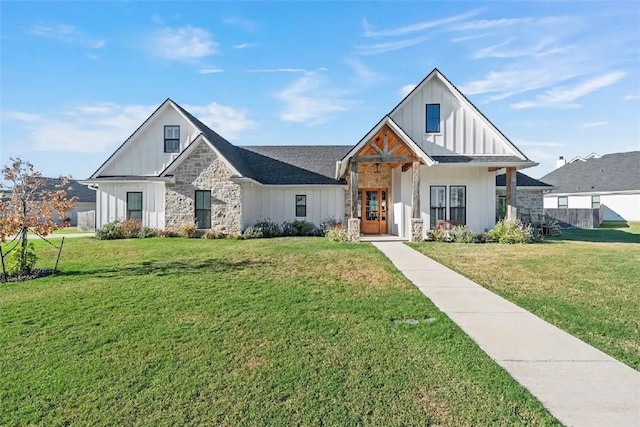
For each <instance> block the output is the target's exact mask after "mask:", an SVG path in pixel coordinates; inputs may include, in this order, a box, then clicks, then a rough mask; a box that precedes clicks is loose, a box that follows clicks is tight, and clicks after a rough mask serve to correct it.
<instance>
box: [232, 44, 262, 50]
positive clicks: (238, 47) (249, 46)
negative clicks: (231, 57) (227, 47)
mask: <svg viewBox="0 0 640 427" xmlns="http://www.w3.org/2000/svg"><path fill="white" fill-rule="evenodd" d="M256 46H258V43H240V44H237V45H234V46H233V48H234V49H239V50H241V49H249V48H251V47H256Z"/></svg>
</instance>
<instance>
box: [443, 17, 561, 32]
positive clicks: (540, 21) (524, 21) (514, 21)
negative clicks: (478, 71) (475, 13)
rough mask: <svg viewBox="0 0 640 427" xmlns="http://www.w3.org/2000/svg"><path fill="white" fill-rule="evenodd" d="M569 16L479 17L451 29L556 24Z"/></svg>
mask: <svg viewBox="0 0 640 427" xmlns="http://www.w3.org/2000/svg"><path fill="white" fill-rule="evenodd" d="M572 19H573V18H571V17H564V16H547V17H542V18H533V17H520V18H500V19H481V20H478V21H468V22H463V23H460V24H457V25H454V26H453V27H452V30H453V31H470V30H473V31H477V30H493V29H496V28H504V27H513V26H516V25H517V26H524V25H527V26H531V25H550V24H553V25H557V24H561V23H565V22H567V21H569V20H572Z"/></svg>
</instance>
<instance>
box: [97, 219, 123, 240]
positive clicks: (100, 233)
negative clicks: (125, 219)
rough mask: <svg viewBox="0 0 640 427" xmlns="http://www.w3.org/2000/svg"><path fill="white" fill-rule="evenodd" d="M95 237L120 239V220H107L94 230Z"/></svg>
mask: <svg viewBox="0 0 640 427" xmlns="http://www.w3.org/2000/svg"><path fill="white" fill-rule="evenodd" d="M96 238H97V239H99V240H114V239H122V230H120V221H114V222H109V223H107V224H105V225H103V226H102V228H99V229H98V230H96Z"/></svg>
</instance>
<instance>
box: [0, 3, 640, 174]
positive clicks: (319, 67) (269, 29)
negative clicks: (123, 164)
mask: <svg viewBox="0 0 640 427" xmlns="http://www.w3.org/2000/svg"><path fill="white" fill-rule="evenodd" d="M0 8H1V10H0V19H1V22H0V28H1V30H0V42H1V46H0V49H1V52H0V55H1V57H0V59H1V63H0V64H1V69H0V71H1V75H0V90H1V95H0V96H1V99H0V111H1V120H2V122H1V125H2V128H1V133H0V142H1V156H0V157H1V158H0V160H1V163H2V164H3V165H4V164H7V163H8V162H9V158H10V157H15V156H20V157H22V158H23V159H27V160H30V161H31V162H32V163H34V164H35V166H36V168H37V169H38V170H41V171H42V172H43V173H44V174H45V175H49V176H57V175H60V174H65V175H69V174H71V175H72V176H73V177H74V178H78V179H80V178H86V177H88V176H89V175H90V174H91V173H92V172H94V171H95V170H96V169H97V168H98V166H99V165H100V164H101V163H102V162H103V161H104V160H105V159H106V158H107V157H108V156H109V155H110V154H111V153H112V152H113V151H114V150H115V148H117V147H118V146H119V145H120V144H121V143H122V142H123V141H124V140H125V139H126V138H127V137H128V136H129V135H130V134H131V133H132V132H133V131H134V130H135V129H136V128H137V127H138V126H139V125H140V124H141V123H142V121H144V119H145V118H146V117H147V116H148V115H149V114H150V113H151V112H152V111H153V110H154V109H155V108H156V107H157V106H158V105H160V104H161V103H162V102H163V101H164V100H165V99H166V98H168V97H170V98H172V99H174V100H175V101H176V102H178V103H179V104H181V105H182V106H183V107H185V108H187V109H188V110H189V111H190V112H191V113H193V114H194V115H195V116H197V117H198V118H200V119H201V120H202V121H204V122H205V123H207V124H208V125H209V126H210V127H212V128H213V129H214V130H216V131H218V132H219V133H220V134H222V135H223V136H224V137H226V138H227V139H229V140H230V141H232V142H233V143H236V144H239V145H281V144H355V143H356V142H357V141H358V140H359V139H360V138H361V137H362V136H364V134H366V133H367V131H368V130H369V129H370V128H371V127H372V126H373V125H374V124H375V123H377V121H378V120H379V119H380V118H381V117H382V116H383V115H384V114H386V113H388V112H389V111H390V110H391V109H392V108H393V107H394V106H395V105H396V104H397V103H398V102H399V101H400V100H401V99H402V97H403V95H404V94H405V93H406V92H407V91H408V90H410V89H411V88H412V85H415V84H416V83H418V82H420V80H421V79H422V78H423V77H424V76H426V75H427V74H428V73H429V72H430V71H431V70H432V69H433V68H434V67H437V68H439V69H440V71H442V72H443V73H444V74H445V75H446V76H447V77H448V78H449V79H450V80H451V81H452V82H453V83H454V84H455V85H456V86H457V87H458V88H459V89H461V90H462V91H463V92H464V93H465V94H466V95H467V96H468V97H469V99H470V100H471V101H472V102H473V103H474V104H475V105H476V106H477V107H478V108H479V109H480V110H482V111H483V112H484V113H485V114H486V115H487V116H488V117H489V119H490V120H492V121H493V123H494V124H495V125H496V126H497V127H498V128H499V129H500V130H501V131H502V132H503V133H504V134H505V135H507V136H508V137H509V138H510V139H511V140H512V141H513V142H515V143H516V145H517V146H518V147H519V148H520V149H521V150H522V151H523V152H524V153H525V154H527V155H528V156H529V157H530V158H531V159H533V160H535V161H537V162H540V166H538V167H537V168H535V169H528V170H526V171H525V173H528V174H530V175H532V176H534V177H540V176H542V175H544V174H545V173H547V172H549V171H550V170H552V169H553V168H554V165H555V160H556V159H557V158H558V156H560V155H564V156H565V158H568V159H571V158H573V157H575V156H586V155H587V154H589V153H591V152H597V153H599V154H606V153H611V152H620V151H631V150H640V2H638V1H627V2H615V1H606V2H605V1H603V2H593V1H592V2H576V1H571V2H542V3H538V2H504V1H502V2H420V3H418V2H291V3H288V2H273V3H271V2H259V3H253V2H232V3H231V2H230V3H226V2H133V1H132V2H127V1H124V2H116V1H113V2H34V1H29V2H17V1H3V2H2V3H0Z"/></svg>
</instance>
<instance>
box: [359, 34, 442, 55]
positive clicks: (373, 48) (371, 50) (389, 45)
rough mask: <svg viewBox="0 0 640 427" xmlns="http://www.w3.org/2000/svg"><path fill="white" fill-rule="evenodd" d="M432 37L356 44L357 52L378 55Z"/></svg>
mask: <svg viewBox="0 0 640 427" xmlns="http://www.w3.org/2000/svg"><path fill="white" fill-rule="evenodd" d="M429 38H430V36H429V35H424V36H420V37H414V38H411V39H404V40H398V41H393V42H382V43H374V44H368V45H361V46H356V47H355V49H356V53H358V54H360V55H376V54H378V53H384V52H389V51H392V50H398V49H404V48H407V47H410V46H415V45H417V44H420V43H423V42H425V41H426V40H428V39H429Z"/></svg>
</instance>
